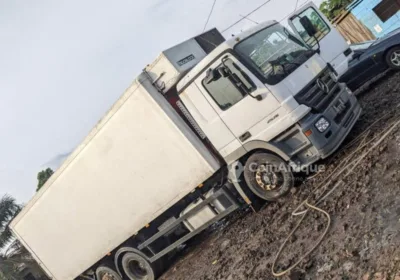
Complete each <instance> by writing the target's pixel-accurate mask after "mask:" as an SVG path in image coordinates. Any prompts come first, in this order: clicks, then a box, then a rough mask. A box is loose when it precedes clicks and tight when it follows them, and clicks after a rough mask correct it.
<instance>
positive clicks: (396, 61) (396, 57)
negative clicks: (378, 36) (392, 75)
mask: <svg viewBox="0 0 400 280" xmlns="http://www.w3.org/2000/svg"><path fill="white" fill-rule="evenodd" d="M390 61H391V62H392V64H393V65H394V66H398V67H400V51H394V52H393V53H392V55H391V56H390Z"/></svg>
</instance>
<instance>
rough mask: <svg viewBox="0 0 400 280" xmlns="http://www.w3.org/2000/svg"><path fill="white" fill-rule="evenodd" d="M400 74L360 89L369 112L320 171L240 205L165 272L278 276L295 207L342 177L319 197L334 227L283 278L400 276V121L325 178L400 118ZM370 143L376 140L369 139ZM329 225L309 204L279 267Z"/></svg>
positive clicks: (379, 279) (230, 279)
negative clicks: (272, 198)
mask: <svg viewBox="0 0 400 280" xmlns="http://www.w3.org/2000/svg"><path fill="white" fill-rule="evenodd" d="M399 81H400V73H389V74H388V75H387V77H385V78H383V79H382V80H380V81H379V82H376V83H374V84H372V85H371V86H370V88H369V89H367V90H365V91H364V92H363V93H360V94H359V95H358V98H359V100H360V102H361V104H362V107H363V114H362V116H361V118H360V120H359V121H358V123H357V124H356V126H355V127H354V129H353V131H352V132H351V134H350V135H349V136H348V139H346V142H345V143H344V144H343V145H342V147H341V149H340V151H339V152H338V153H336V154H335V155H334V156H332V157H330V158H328V159H327V160H325V161H323V162H321V164H324V165H325V166H326V170H325V172H320V173H319V174H314V176H312V178H308V179H307V180H306V181H305V182H304V183H303V184H300V185H299V186H298V187H297V188H294V189H293V190H292V192H291V193H290V194H289V195H288V196H287V197H285V198H283V199H281V200H280V201H278V202H276V203H270V204H268V205H266V206H265V208H264V209H262V210H261V211H260V212H258V213H252V212H251V211H248V210H247V211H239V213H236V214H233V215H232V216H231V217H228V219H227V220H226V221H225V226H222V227H221V228H219V229H217V230H216V231H214V232H213V233H211V234H208V235H207V236H205V235H200V236H198V237H197V239H204V240H203V241H202V242H198V244H197V245H196V246H192V247H191V248H190V249H188V250H187V251H186V252H185V253H184V255H183V256H181V257H180V258H179V260H178V261H177V262H176V263H175V264H174V265H173V266H172V267H171V268H170V269H169V270H168V271H167V272H165V273H164V275H163V276H162V277H161V279H164V280H166V279H176V280H179V279H181V280H183V279H190V280H194V279H204V280H206V279H207V280H214V279H227V280H236V279H276V278H275V277H274V276H273V275H272V273H271V266H272V264H273V261H274V258H275V255H276V253H277V252H278V250H279V248H280V246H281V244H282V243H283V241H284V240H285V238H286V237H287V236H288V234H289V233H290V232H291V230H292V229H293V228H294V227H295V225H296V224H297V222H298V221H299V220H300V219H301V216H292V215H291V213H292V212H293V210H294V209H295V208H296V207H297V206H299V205H300V204H301V203H302V201H303V200H305V199H306V198H307V197H311V198H310V199H309V201H310V202H311V203H313V202H315V199H316V198H315V197H316V196H322V194H323V193H326V192H327V191H329V190H331V189H332V187H333V186H334V185H335V182H338V181H340V180H342V183H341V184H339V185H338V187H337V188H336V189H334V190H333V191H332V193H331V194H330V195H329V196H328V197H327V198H326V199H325V200H324V201H323V202H322V203H321V204H319V205H318V207H320V208H321V209H323V210H325V211H326V212H328V213H329V215H330V218H331V225H330V228H329V231H328V232H327V235H326V236H325V237H324V239H323V240H322V242H321V244H320V245H319V246H318V247H317V248H316V249H315V250H314V251H313V252H312V253H311V254H310V255H309V256H308V257H306V258H305V259H304V260H303V261H302V262H301V263H300V264H299V265H298V266H297V267H296V268H295V269H294V270H292V272H291V273H288V274H286V275H284V276H283V277H281V278H280V279H293V280H296V279H343V280H345V279H346V280H347V279H365V280H367V279H374V280H383V279H396V280H400V231H399V230H400V170H399V163H400V129H399V128H396V129H394V130H393V131H392V132H391V133H390V134H389V135H388V137H387V138H385V140H383V142H382V143H381V144H380V145H378V146H376V147H375V148H374V149H372V152H371V153H369V154H368V155H367V156H366V157H365V158H363V159H362V160H361V161H360V162H359V163H358V164H356V166H355V169H354V170H353V172H352V173H350V175H348V176H345V172H344V173H342V175H340V176H339V177H338V178H336V180H334V182H332V184H329V185H326V184H323V181H324V179H326V178H328V177H329V175H330V174H333V173H335V174H337V172H338V171H339V170H340V169H341V168H343V167H345V166H346V163H345V162H344V159H345V158H346V157H347V156H349V155H350V154H351V153H353V152H354V153H355V154H354V155H353V156H350V158H351V159H350V161H352V160H354V159H356V158H359V156H360V155H362V154H364V153H365V152H366V151H368V150H369V149H370V147H371V146H372V145H373V143H375V142H376V140H374V137H380V136H382V135H383V134H384V133H385V132H387V131H388V129H389V127H390V125H391V124H392V123H393V122H394V121H395V120H400V117H399V115H400V114H399V113H398V112H399V111H400V107H399V104H400V83H399ZM396 115H397V116H396ZM374 123H375V125H373V126H372V127H371V124H374ZM399 127H400V126H399ZM366 131H368V132H366ZM362 133H364V134H362ZM359 135H361V137H358V136H359ZM357 137H358V138H357ZM369 141H372V142H371V143H370V144H368V142H369ZM352 142H353V144H352ZM365 143H367V144H368V145H366V146H365V147H362V146H363V144H365ZM350 169H351V167H347V168H346V170H350ZM326 225H327V217H326V216H324V214H322V213H321V212H318V211H315V210H309V212H308V213H307V216H306V217H305V219H304V221H303V222H302V223H301V225H300V227H299V228H298V230H297V231H296V233H295V234H294V235H293V236H292V237H291V238H290V239H289V242H288V244H287V246H286V247H285V248H284V249H283V252H282V255H281V257H280V258H279V260H278V261H277V266H276V269H277V270H278V271H282V270H285V269H287V268H288V267H290V266H291V265H292V264H293V263H295V262H296V261H297V260H298V259H299V258H300V257H301V256H302V255H303V254H304V253H305V252H307V251H308V250H309V249H310V248H312V247H313V246H314V245H315V244H316V242H317V241H318V239H319V238H320V236H321V235H322V234H323V232H324V229H325V227H326Z"/></svg>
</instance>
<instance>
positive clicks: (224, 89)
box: [202, 58, 256, 110]
mask: <svg viewBox="0 0 400 280" xmlns="http://www.w3.org/2000/svg"><path fill="white" fill-rule="evenodd" d="M223 67H227V68H228V71H229V75H228V76H227V77H223V76H221V77H219V78H218V79H216V80H214V81H212V82H209V83H207V82H206V81H205V80H206V79H203V81H202V85H203V87H204V88H205V89H206V90H207V92H208V93H209V94H210V96H211V97H212V98H213V99H214V101H215V102H216V103H217V104H218V106H219V107H220V108H221V109H222V110H227V109H229V108H230V107H232V106H233V105H235V104H236V103H238V102H239V101H240V100H242V99H243V97H245V96H246V95H247V94H248V93H251V92H253V91H254V90H256V85H255V84H254V82H253V81H252V80H251V79H250V77H249V76H248V75H247V74H246V73H245V72H244V71H243V70H242V69H240V67H239V66H238V65H237V64H236V63H235V62H234V61H233V60H232V59H229V58H228V59H225V60H224V63H223V64H220V65H219V66H218V67H217V68H216V69H218V68H223Z"/></svg>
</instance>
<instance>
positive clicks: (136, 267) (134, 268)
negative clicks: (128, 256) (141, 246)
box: [128, 260, 149, 280]
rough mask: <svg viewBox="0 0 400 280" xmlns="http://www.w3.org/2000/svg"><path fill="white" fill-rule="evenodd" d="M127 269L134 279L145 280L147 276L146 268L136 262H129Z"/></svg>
mask: <svg viewBox="0 0 400 280" xmlns="http://www.w3.org/2000/svg"><path fill="white" fill-rule="evenodd" d="M128 269H129V272H130V273H131V274H132V276H133V277H134V279H140V280H144V279H147V276H148V275H149V273H148V271H147V269H146V266H145V265H144V264H143V263H142V262H139V261H137V260H131V261H129V263H128Z"/></svg>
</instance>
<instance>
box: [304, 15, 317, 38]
mask: <svg viewBox="0 0 400 280" xmlns="http://www.w3.org/2000/svg"><path fill="white" fill-rule="evenodd" d="M300 23H301V25H303V27H304V29H305V30H306V32H307V34H308V35H309V36H310V37H314V36H315V35H317V32H318V31H317V29H316V28H315V26H314V25H313V24H312V22H311V20H310V19H309V18H308V17H302V18H300Z"/></svg>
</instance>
